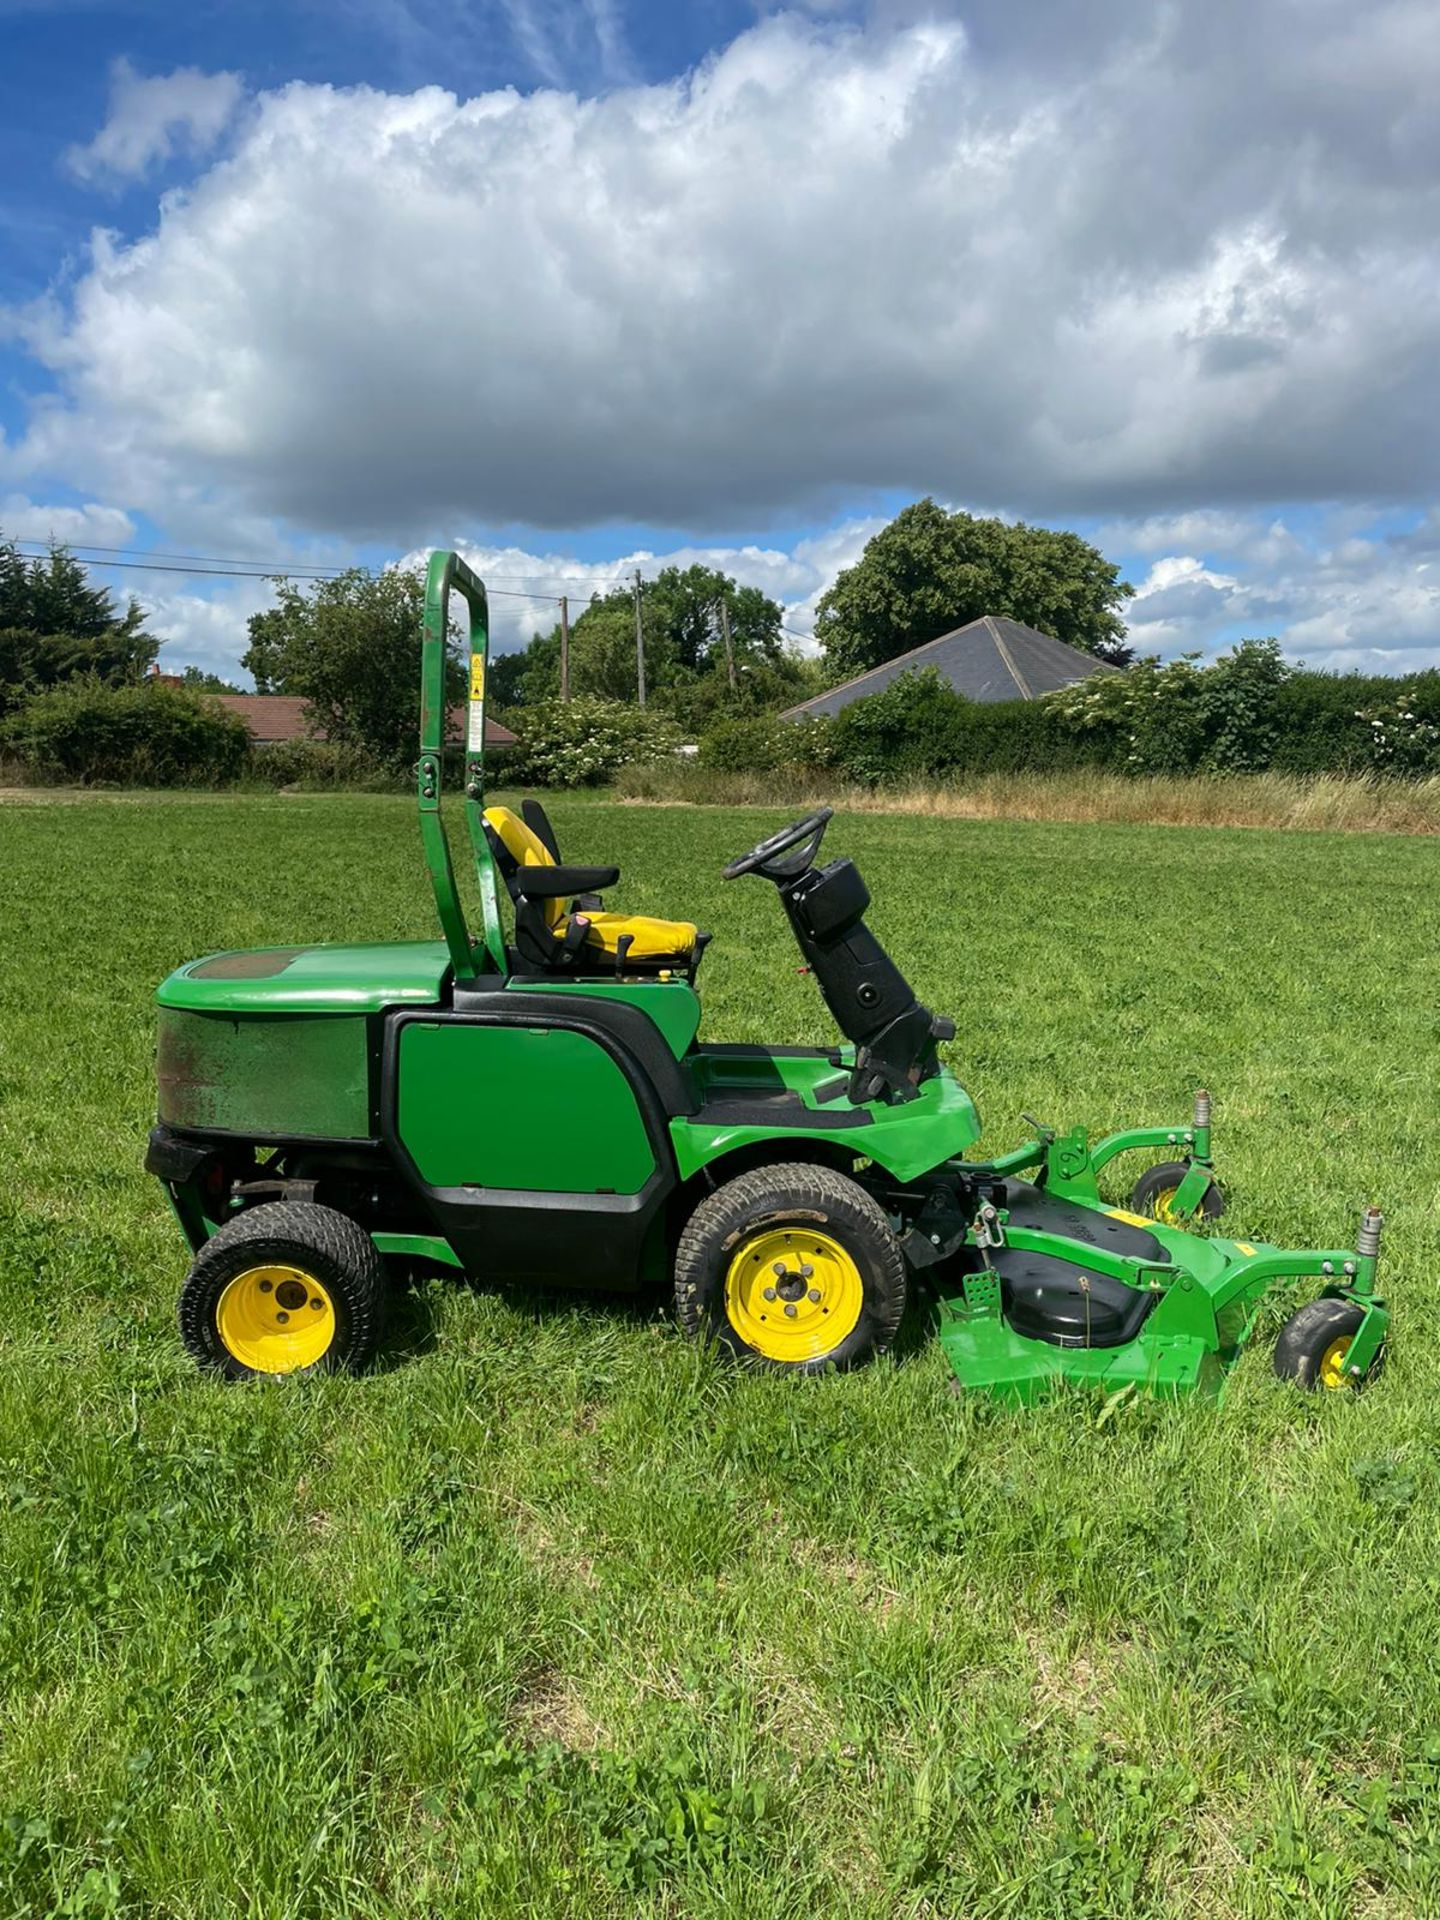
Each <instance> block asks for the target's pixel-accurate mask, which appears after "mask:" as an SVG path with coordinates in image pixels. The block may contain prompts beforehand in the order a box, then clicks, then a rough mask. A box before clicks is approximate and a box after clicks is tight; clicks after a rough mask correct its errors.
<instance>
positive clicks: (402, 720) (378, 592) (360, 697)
mask: <svg viewBox="0 0 1440 1920" xmlns="http://www.w3.org/2000/svg"><path fill="white" fill-rule="evenodd" d="M275 594H276V601H277V604H276V605H275V606H274V607H271V608H269V609H268V610H267V611H266V612H264V613H256V614H252V615H251V617H250V622H249V626H250V645H249V647H248V649H247V650H246V653H245V656H244V658H243V660H242V661H241V663H240V664H241V665H242V666H243V667H245V668H246V669H247V670H248V671H249V672H250V673H252V674H253V675H254V676H255V685H256V688H257V690H258V691H259V692H261V693H290V694H299V695H300V697H301V698H302V699H304V700H305V701H306V703H307V704H308V706H309V710H310V717H311V720H312V722H313V724H314V726H315V727H316V729H317V730H318V731H319V732H321V733H323V734H324V736H325V738H326V739H327V740H336V741H339V742H341V743H342V744H344V745H347V746H354V747H360V748H363V749H364V750H365V751H366V752H367V753H370V754H372V755H373V756H374V758H375V759H376V760H378V761H379V762H380V763H381V764H382V765H384V766H389V767H396V768H400V767H405V766H408V765H409V764H410V763H411V762H412V761H413V760H414V758H415V740H416V727H417V724H418V722H417V717H416V716H417V713H418V703H419V697H420V653H421V618H422V615H423V613H424V608H425V582H424V581H423V579H421V577H420V576H419V575H418V574H415V573H402V572H401V571H400V570H399V569H398V568H387V569H386V570H385V571H384V572H383V573H378V574H376V573H371V572H369V571H368V570H367V569H366V568H364V567H352V568H351V569H350V570H349V572H347V573H343V574H341V575H340V577H339V578H338V579H335V580H315V581H310V582H307V583H306V585H305V586H304V587H303V588H302V587H299V586H296V584H295V583H294V581H292V580H283V579H282V580H277V581H276V582H275ZM463 686H464V679H463V673H462V671H461V669H460V666H459V664H458V662H452V664H451V668H450V698H451V699H459V698H460V697H461V695H462V691H463Z"/></svg>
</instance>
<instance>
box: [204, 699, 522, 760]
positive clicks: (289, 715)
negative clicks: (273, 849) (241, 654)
mask: <svg viewBox="0 0 1440 1920" xmlns="http://www.w3.org/2000/svg"><path fill="white" fill-rule="evenodd" d="M214 697H215V698H216V699H217V700H218V701H219V702H220V704H221V706H222V707H228V708H229V709H230V711H231V713H236V714H239V716H240V718H241V719H242V720H243V721H244V722H245V724H246V726H247V727H248V728H249V729H250V738H251V739H252V740H253V741H255V743H256V744H257V745H264V744H265V743H267V742H269V741H274V740H321V739H323V738H324V734H323V732H312V731H311V728H310V727H309V725H308V724H307V722H306V718H305V708H306V705H307V702H305V701H304V700H302V699H300V698H299V696H298V695H296V694H291V693H217V694H216V695H215V696H214ZM448 731H449V733H450V734H451V735H452V736H453V737H454V738H455V739H459V738H460V737H461V736H462V735H463V733H464V731H465V708H464V705H463V704H461V705H458V706H454V707H452V708H451V709H450V722H449V728H448ZM485 744H486V746H487V747H511V746H514V744H515V736H514V734H513V733H511V731H510V729H509V728H508V727H502V726H501V725H500V722H499V721H498V720H490V719H487V720H486V722H485Z"/></svg>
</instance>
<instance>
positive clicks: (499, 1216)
mask: <svg viewBox="0 0 1440 1920" xmlns="http://www.w3.org/2000/svg"><path fill="white" fill-rule="evenodd" d="M397 1157H398V1156H397ZM407 1171H408V1168H407ZM415 1185H416V1187H417V1189H418V1191H419V1193H420V1196H421V1198H422V1200H423V1201H424V1203H425V1205H426V1207H427V1209H428V1210H429V1212H430V1215H431V1217H432V1218H433V1219H434V1221H435V1225H436V1227H437V1229H438V1230H439V1231H440V1232H441V1233H443V1234H444V1236H445V1238H446V1239H447V1240H448V1241H449V1242H450V1244H451V1246H452V1247H454V1249H455V1251H456V1253H458V1254H459V1256H460V1258H461V1259H462V1260H463V1261H464V1262H465V1267H466V1271H467V1272H469V1273H473V1274H474V1275H476V1277H477V1278H479V1279H482V1280H490V1279H494V1280H506V1281H512V1280H524V1281H528V1282H529V1283H531V1284H532V1285H534V1286H543V1287H566V1288H569V1287H578V1288H594V1289H595V1290H596V1291H597V1292H629V1291H630V1290H631V1289H633V1288H634V1287H636V1286H638V1285H639V1284H640V1282H641V1280H643V1279H647V1278H652V1279H653V1278H658V1277H659V1272H658V1268H659V1260H658V1251H659V1230H660V1223H661V1214H662V1211H663V1208H664V1204H665V1200H666V1198H667V1196H668V1195H669V1193H670V1191H671V1189H672V1187H673V1185H674V1181H673V1180H672V1179H671V1177H670V1176H669V1174H668V1173H666V1172H665V1171H663V1170H661V1171H657V1172H656V1173H653V1174H652V1175H651V1176H650V1179H649V1180H648V1181H647V1182H646V1184H645V1185H644V1186H643V1187H642V1188H641V1189H640V1191H639V1193H628V1194H614V1193H586V1194H568V1193H516V1192H513V1191H511V1192H505V1193H498V1192H497V1193H491V1192H489V1191H488V1190H487V1189H486V1188H484V1187H427V1186H425V1185H424V1183H423V1182H422V1181H418V1180H417V1181H416V1182H415ZM647 1256H653V1257H655V1266H656V1271H655V1272H653V1273H649V1274H647V1273H646V1271H645V1269H646V1262H647Z"/></svg>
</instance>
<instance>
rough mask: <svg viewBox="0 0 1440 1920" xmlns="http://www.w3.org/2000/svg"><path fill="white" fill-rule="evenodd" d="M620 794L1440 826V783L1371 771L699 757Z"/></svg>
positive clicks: (1030, 813) (944, 815)
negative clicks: (833, 771)
mask: <svg viewBox="0 0 1440 1920" xmlns="http://www.w3.org/2000/svg"><path fill="white" fill-rule="evenodd" d="M616 791H617V793H618V794H619V796H620V797H622V798H626V799H632V800H653V801H655V802H657V803H660V804H665V803H670V804H674V803H677V802H679V803H688V804H690V805H698V806H717V805H718V806H755V805H775V804H777V803H779V802H780V801H782V800H788V801H790V803H791V804H792V805H795V806H797V807H798V806H800V805H803V804H805V803H807V802H808V803H810V804H818V803H819V802H821V801H832V802H836V803H837V804H840V805H842V806H844V807H845V808H846V809H847V810H849V811H851V812H857V813H921V814H931V815H935V816H937V817H938V818H940V819H945V820H1063V821H1069V822H1074V823H1076V824H1085V823H1093V824H1095V825H1105V826H1120V825H1124V826H1171V827H1283V828H1290V829H1294V830H1297V831H1300V832H1311V833H1316V832H1326V833H1440V778H1435V777H1431V778H1428V779H1423V780H1397V779H1382V778H1379V777H1377V776H1371V775H1366V774H1330V773H1320V774H1287V773H1235V774H1174V775H1161V774H1145V775H1138V776H1134V777H1131V776H1128V775H1122V774H1118V773H1103V772H1099V771H1097V770H1094V769H1090V768H1077V769H1072V770H1071V771H1069V772H1065V773H1057V774H1042V773H989V774H976V775H973V776H959V775H957V776H956V777H955V778H954V779H952V780H949V781H947V782H930V783H928V784H923V783H922V784H918V785H916V784H910V785H899V786H893V787H878V788H866V787H857V788H852V789H846V790H844V791H842V792H840V793H839V794H837V792H836V788H835V781H834V780H833V778H827V776H826V775H824V774H821V773H814V772H806V771H803V770H802V771H798V772H780V773H754V774H750V773H721V772H716V771H714V770H713V769H710V768H707V767H701V766H698V765H696V764H695V763H694V762H693V761H692V762H680V763H678V764H676V765H666V766H644V767H632V768H629V769H627V770H626V771H625V772H624V773H622V774H621V775H620V776H619V777H618V779H617V782H616Z"/></svg>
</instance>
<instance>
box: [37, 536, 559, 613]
mask: <svg viewBox="0 0 1440 1920" xmlns="http://www.w3.org/2000/svg"><path fill="white" fill-rule="evenodd" d="M16 544H17V546H18V545H20V544H21V543H20V542H18V541H17V542H16ZM25 544H28V545H30V546H38V545H40V544H41V543H40V542H38V541H34V540H32V541H29V542H28V543H25ZM67 551H68V552H70V553H71V554H73V555H74V556H75V558H76V559H78V560H79V561H80V564H81V565H82V566H86V567H102V568H105V569H107V570H108V569H109V568H111V567H121V568H124V569H125V570H126V571H128V572H133V573H184V574H190V575H192V576H195V577H198V578H200V579H207V580H277V579H286V580H338V579H339V578H340V577H341V575H342V574H344V573H347V572H349V568H347V567H325V568H320V567H296V566H286V565H283V564H279V565H276V566H273V567H272V566H266V565H263V564H260V565H256V566H231V565H226V564H223V563H222V564H220V565H218V566H199V565H196V566H181V565H178V564H176V563H175V562H173V561H162V560H91V559H87V558H84V556H85V555H86V554H89V553H95V552H112V553H125V552H127V551H128V552H133V551H134V549H133V548H128V549H127V548H125V547H115V548H90V547H72V548H68V549H67ZM28 557H29V556H27V558H28ZM197 558H198V556H197ZM502 577H503V576H502ZM518 577H520V578H523V577H524V576H523V575H521V576H518ZM486 592H487V593H492V594H499V595H500V596H501V597H502V598H503V599H506V600H544V601H547V602H549V603H550V604H552V605H555V606H558V605H559V603H560V600H561V598H562V596H561V595H560V594H558V593H519V592H517V591H516V590H515V589H514V588H507V587H492V586H490V585H489V583H488V582H487V583H486Z"/></svg>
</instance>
